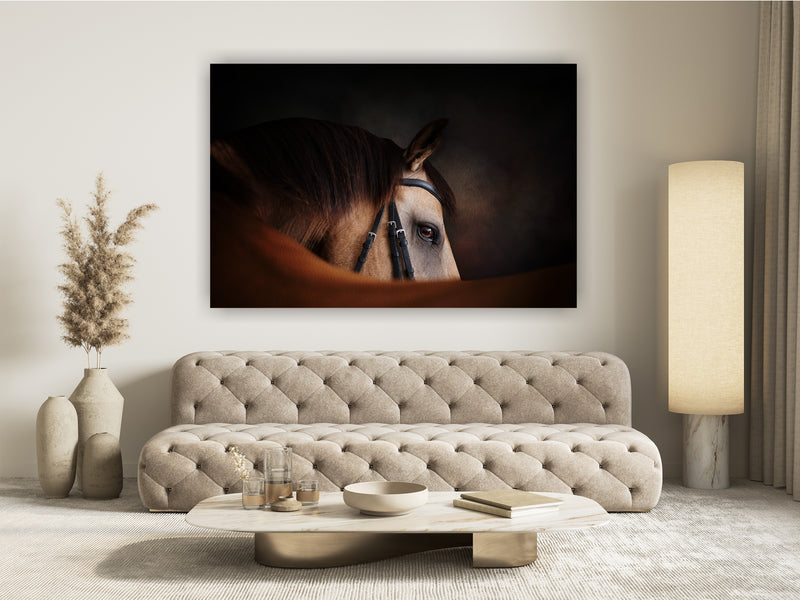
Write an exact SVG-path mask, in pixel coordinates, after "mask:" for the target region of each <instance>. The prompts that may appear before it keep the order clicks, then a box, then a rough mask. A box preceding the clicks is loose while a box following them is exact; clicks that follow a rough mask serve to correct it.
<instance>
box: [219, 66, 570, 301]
mask: <svg viewBox="0 0 800 600" xmlns="http://www.w3.org/2000/svg"><path fill="white" fill-rule="evenodd" d="M210 72H211V75H210V134H211V135H210V137H211V140H210V141H211V143H210V146H211V162H210V254H211V257H210V258H211V260H210V290H211V306H212V307H220V308H222V307H227V308H236V307H527V308H547V307H574V306H576V298H577V291H576V270H577V265H576V255H577V239H576V236H577V223H576V221H577V214H576V213H577V183H576V181H577V172H576V171H577V164H576V163H577V159H576V147H577V140H576V138H577V122H576V121H577V118H576V112H577V111H576V106H577V92H576V66H575V65H574V64H516V63H514V64H512V63H509V64H212V65H211V71H210Z"/></svg>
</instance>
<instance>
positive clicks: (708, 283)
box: [668, 161, 744, 415]
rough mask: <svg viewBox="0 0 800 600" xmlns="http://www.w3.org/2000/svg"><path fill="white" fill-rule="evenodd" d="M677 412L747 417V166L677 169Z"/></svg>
mask: <svg viewBox="0 0 800 600" xmlns="http://www.w3.org/2000/svg"><path fill="white" fill-rule="evenodd" d="M668 219H669V236H668V243H669V309H668V310H669V359H668V360H669V410H670V411H672V412H677V413H684V414H695V415H732V414H736V413H741V412H743V411H744V164H743V163H740V162H731V161H697V162H684V163H677V164H674V165H670V167H669V209H668Z"/></svg>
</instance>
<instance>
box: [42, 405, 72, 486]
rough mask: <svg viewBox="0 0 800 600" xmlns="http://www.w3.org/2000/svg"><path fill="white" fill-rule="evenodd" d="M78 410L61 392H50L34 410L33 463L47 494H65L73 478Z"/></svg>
mask: <svg viewBox="0 0 800 600" xmlns="http://www.w3.org/2000/svg"><path fill="white" fill-rule="evenodd" d="M77 458H78V413H77V412H76V411H75V407H74V406H73V405H72V403H71V402H70V401H69V400H67V398H66V397H65V396H50V397H49V398H48V399H47V400H45V401H44V404H42V406H41V407H40V408H39V412H38V413H37V414H36V465H37V467H38V471H39V484H40V485H41V486H42V491H44V494H45V496H47V497H48V498H66V497H67V496H68V495H69V492H70V490H71V489H72V485H73V483H74V482H75V467H76V462H77Z"/></svg>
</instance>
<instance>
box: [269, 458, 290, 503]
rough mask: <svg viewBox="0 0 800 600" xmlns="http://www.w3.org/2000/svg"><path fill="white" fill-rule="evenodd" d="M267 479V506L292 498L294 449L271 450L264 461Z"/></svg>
mask: <svg viewBox="0 0 800 600" xmlns="http://www.w3.org/2000/svg"><path fill="white" fill-rule="evenodd" d="M264 464H265V465H266V467H265V473H266V479H267V504H271V503H273V502H275V501H276V500H277V499H278V498H281V497H284V498H291V496H292V449H291V448H270V449H269V450H267V453H266V460H265V461H264Z"/></svg>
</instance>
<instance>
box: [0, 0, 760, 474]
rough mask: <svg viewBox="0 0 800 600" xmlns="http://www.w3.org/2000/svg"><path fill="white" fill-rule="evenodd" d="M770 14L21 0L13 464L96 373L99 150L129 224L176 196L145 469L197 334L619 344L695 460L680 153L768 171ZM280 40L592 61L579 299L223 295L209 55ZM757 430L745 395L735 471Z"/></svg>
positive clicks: (155, 291) (141, 306) (583, 133)
mask: <svg viewBox="0 0 800 600" xmlns="http://www.w3.org/2000/svg"><path fill="white" fill-rule="evenodd" d="M757 30H758V9H757V6H756V5H754V4H750V3H709V4H705V3H649V2H648V3H643V4H638V3H620V4H617V3H588V4H584V3H571V2H569V3H534V4H528V3H510V4H491V5H489V4H482V3H467V4H460V3H442V4H421V3H412V4H402V3H375V4H373V3H349V4H340V3H322V4H311V3H292V4H288V3H287V4H277V3H275V4H273V3H267V4H262V3H243V4H231V3H197V4H195V3H189V2H180V3H174V4H173V3H143V4H136V3H131V4H128V3H108V4H106V3H85V4H72V3H57V4H44V3H41V4H40V3H34V4H15V3H11V4H8V3H3V4H0V165H2V166H0V232H1V233H0V289H2V292H1V295H0V335H1V336H2V338H0V382H2V387H1V388H0V403H2V420H1V421H0V457H1V458H0V476H35V474H36V462H35V449H34V448H35V447H34V423H35V417H36V411H37V410H38V407H39V405H40V404H41V403H42V402H43V401H44V399H45V398H46V397H47V396H48V395H55V394H67V395H68V394H69V393H71V391H72V389H73V388H74V387H75V385H76V384H77V383H78V381H79V380H80V378H81V375H82V369H83V366H84V364H85V356H84V354H83V352H82V351H81V350H78V349H69V348H67V347H66V346H64V345H63V344H62V343H61V342H60V340H59V336H60V331H59V328H58V325H57V322H56V320H55V316H56V314H57V313H58V312H59V311H60V299H59V295H58V292H57V290H56V285H57V284H58V281H59V276H58V273H57V271H56V265H57V264H58V263H59V262H60V261H61V260H62V253H61V248H60V239H59V236H58V235H57V231H58V229H59V221H58V210H57V208H56V206H55V199H56V198H57V197H60V196H61V197H67V198H69V199H70V200H72V201H73V202H75V203H76V204H84V202H85V201H86V200H88V195H89V192H90V191H91V188H92V183H93V178H94V176H95V174H96V173H97V172H98V171H99V170H100V169H104V170H105V173H106V177H107V180H108V182H109V184H110V186H111V187H112V188H113V190H114V198H113V207H112V208H113V211H112V212H113V216H114V221H113V222H114V223H116V222H118V221H119V219H121V218H122V217H123V216H124V214H125V212H126V211H127V210H128V209H130V208H131V207H133V206H134V205H136V204H140V203H143V202H156V203H158V204H159V205H160V206H161V210H160V212H158V213H157V214H156V215H155V216H153V217H151V218H149V219H148V221H147V224H146V230H145V231H144V232H142V233H141V235H140V237H139V240H138V242H137V243H136V245H135V246H134V252H135V255H136V256H137V258H138V261H139V262H138V265H137V267H136V271H135V276H136V280H135V282H134V283H133V285H132V286H131V291H132V292H133V295H134V298H135V304H134V305H133V306H132V307H131V308H130V310H129V311H128V313H127V316H128V317H129V319H130V323H131V330H130V334H131V339H130V340H129V341H128V342H127V343H126V344H125V345H123V346H120V347H116V348H109V349H108V350H107V351H106V353H105V355H104V364H105V366H107V367H109V369H110V372H111V375H112V378H113V379H114V381H115V382H116V383H117V386H118V387H119V388H120V390H121V391H122V393H123V395H124V396H125V399H126V404H125V415H124V420H123V434H122V446H123V456H124V460H125V473H126V476H134V475H135V473H136V468H135V467H136V460H137V457H138V453H139V450H140V448H141V447H142V445H143V444H144V442H145V441H146V440H147V438H148V437H150V436H151V435H152V434H154V433H155V432H157V431H158V430H160V429H162V428H163V427H165V426H167V425H168V424H169V407H168V383H169V368H170V366H171V365H172V363H173V362H174V361H175V359H177V358H178V357H180V356H182V355H183V354H186V353H188V352H191V351H195V350H203V349H212V350H213V349H469V348H476V349H583V350H596V349H599V350H607V351H610V352H614V353H616V354H618V355H619V356H621V357H622V358H623V359H624V360H626V361H627V363H628V365H629V367H630V370H631V375H632V379H633V392H634V406H633V415H634V417H633V418H634V426H636V427H638V428H639V429H641V430H642V431H644V432H645V433H647V434H648V435H649V436H651V437H652V439H653V440H654V441H655V442H656V444H657V445H658V446H659V448H660V449H661V452H662V455H663V459H664V463H665V470H666V474H667V475H671V476H674V475H677V474H679V473H680V438H681V430H680V417H679V416H678V415H672V414H670V413H668V412H667V409H666V394H665V391H664V383H663V378H662V376H661V373H662V370H661V369H660V368H659V365H660V364H661V361H662V356H661V353H660V350H659V344H660V336H659V326H658V324H659V319H661V318H662V316H663V315H662V311H663V307H662V305H661V303H660V295H659V292H658V286H659V285H660V281H661V279H660V276H659V269H660V262H659V260H660V259H659V252H658V247H659V244H658V218H659V217H658V215H659V213H658V206H659V202H660V201H661V200H662V199H663V196H664V194H665V190H666V173H667V165H668V164H669V163H671V162H677V161H682V160H695V159H708V158H718V159H731V160H742V161H744V162H745V164H746V169H747V171H746V173H747V176H748V182H749V181H751V177H750V175H751V174H752V171H753V169H752V167H753V153H754V139H755V136H754V129H755V117H754V115H755V83H756V55H757ZM270 61H277V62H285V61H311V62H313V61H332V62H336V61H348V62H360V61H377V62H381V61H398V62H414V61H422V62H444V61H458V62H477V61H480V62H502V61H514V62H516V61H529V62H570V63H572V62H574V63H577V64H578V237H579V241H578V271H579V274H578V308H577V309H563V310H533V309H531V310H522V309H508V310H489V309H484V310H467V309H459V310H434V309H430V310H429V309H419V310H388V309H374V310H355V309H354V310H346V309H340V310H266V309H265V310H221V309H214V310H211V309H210V308H209V307H208V304H209V283H208V193H207V186H208V131H209V125H208V114H209V110H208V94H209V89H208V86H209V74H208V73H209V68H208V65H209V63H212V62H270ZM748 189H749V183H748ZM751 196H752V195H751V194H748V206H749V205H750V204H751ZM390 328H392V329H390ZM393 328H396V329H394V330H393ZM744 436H745V422H744V417H736V418H735V419H734V424H733V431H732V446H733V463H734V464H733V474H734V475H738V476H742V475H744V474H745V464H746V462H745V447H746V437H744Z"/></svg>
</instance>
